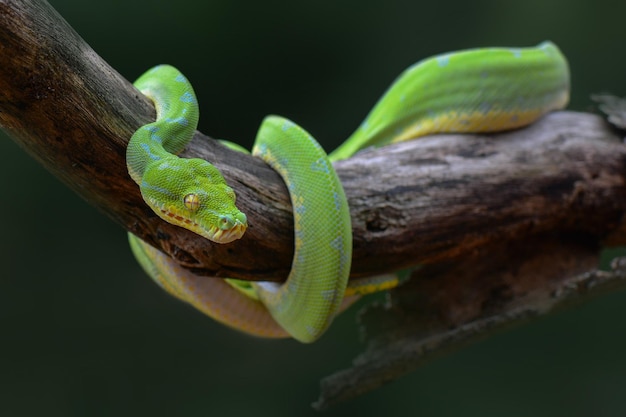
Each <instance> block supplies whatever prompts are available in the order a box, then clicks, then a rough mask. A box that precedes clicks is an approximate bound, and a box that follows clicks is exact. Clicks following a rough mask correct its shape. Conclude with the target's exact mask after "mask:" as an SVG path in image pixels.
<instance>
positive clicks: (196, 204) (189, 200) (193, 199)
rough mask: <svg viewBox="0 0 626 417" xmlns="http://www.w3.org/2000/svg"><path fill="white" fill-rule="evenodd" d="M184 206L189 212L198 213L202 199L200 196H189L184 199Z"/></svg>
mask: <svg viewBox="0 0 626 417" xmlns="http://www.w3.org/2000/svg"><path fill="white" fill-rule="evenodd" d="M183 204H184V205H185V207H186V208H187V210H189V211H197V210H198V209H199V208H200V198H199V197H198V194H193V193H191V194H187V195H186V196H185V197H183Z"/></svg>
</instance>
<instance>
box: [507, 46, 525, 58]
mask: <svg viewBox="0 0 626 417" xmlns="http://www.w3.org/2000/svg"><path fill="white" fill-rule="evenodd" d="M510 51H511V53H512V54H513V56H514V57H515V58H520V57H521V56H522V51H521V50H520V49H515V48H514V49H510Z"/></svg>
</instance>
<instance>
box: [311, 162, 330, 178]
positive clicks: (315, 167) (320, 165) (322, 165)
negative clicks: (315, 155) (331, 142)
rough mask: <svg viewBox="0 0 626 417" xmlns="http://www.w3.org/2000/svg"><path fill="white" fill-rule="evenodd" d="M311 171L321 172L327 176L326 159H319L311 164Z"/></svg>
mask: <svg viewBox="0 0 626 417" xmlns="http://www.w3.org/2000/svg"><path fill="white" fill-rule="evenodd" d="M311 171H318V172H319V171H321V172H323V173H325V174H328V173H329V172H330V169H329V167H328V164H327V163H326V159H324V158H319V159H317V160H316V161H314V162H312V163H311Z"/></svg>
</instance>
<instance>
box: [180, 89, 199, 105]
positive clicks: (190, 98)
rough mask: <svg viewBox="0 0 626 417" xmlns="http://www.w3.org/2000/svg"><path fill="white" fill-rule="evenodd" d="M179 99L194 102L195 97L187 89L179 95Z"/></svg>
mask: <svg viewBox="0 0 626 417" xmlns="http://www.w3.org/2000/svg"><path fill="white" fill-rule="evenodd" d="M180 101H182V102H183V103H195V101H196V99H195V98H194V96H193V94H191V93H190V92H189V91H187V92H186V93H185V94H183V95H182V96H180Z"/></svg>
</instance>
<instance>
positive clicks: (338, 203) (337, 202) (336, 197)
mask: <svg viewBox="0 0 626 417" xmlns="http://www.w3.org/2000/svg"><path fill="white" fill-rule="evenodd" d="M333 199H334V200H335V210H337V211H339V210H341V206H342V205H343V204H342V201H341V199H340V198H339V194H337V192H336V191H335V192H334V193H333Z"/></svg>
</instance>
